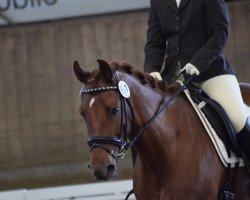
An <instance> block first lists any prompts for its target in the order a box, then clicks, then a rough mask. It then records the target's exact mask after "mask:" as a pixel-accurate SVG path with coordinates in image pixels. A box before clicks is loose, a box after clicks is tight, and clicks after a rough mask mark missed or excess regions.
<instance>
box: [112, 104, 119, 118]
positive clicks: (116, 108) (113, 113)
mask: <svg viewBox="0 0 250 200" xmlns="http://www.w3.org/2000/svg"><path fill="white" fill-rule="evenodd" d="M118 111H119V108H118V107H117V106H114V107H112V108H111V114H112V115H113V116H115V115H116V114H117V113H118Z"/></svg>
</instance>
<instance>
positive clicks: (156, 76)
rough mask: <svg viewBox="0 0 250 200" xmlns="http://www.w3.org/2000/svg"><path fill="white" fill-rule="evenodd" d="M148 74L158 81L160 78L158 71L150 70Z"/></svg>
mask: <svg viewBox="0 0 250 200" xmlns="http://www.w3.org/2000/svg"><path fill="white" fill-rule="evenodd" d="M149 75H151V76H153V77H154V78H157V79H158V80H159V81H161V80H162V77H161V74H160V73H159V72H151V73H150V74H149Z"/></svg>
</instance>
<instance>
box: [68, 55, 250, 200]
mask: <svg viewBox="0 0 250 200" xmlns="http://www.w3.org/2000/svg"><path fill="white" fill-rule="evenodd" d="M98 63H99V69H96V70H94V71H92V72H89V71H87V70H85V69H84V68H82V67H80V65H79V64H78V62H77V61H75V62H74V66H73V69H74V73H75V75H76V77H77V79H78V80H79V81H80V82H82V83H84V84H85V86H84V87H83V88H82V89H81V92H80V96H81V99H82V103H81V106H80V114H81V115H82V116H83V118H84V120H85V122H86V125H87V129H88V132H89V136H90V139H89V140H88V144H89V145H90V147H91V155H90V161H89V167H90V169H91V172H92V173H93V175H94V176H95V177H96V178H97V179H99V180H110V179H113V178H114V177H115V175H116V169H117V160H118V159H119V158H121V157H123V156H124V152H125V151H126V147H127V148H128V147H130V146H131V145H133V146H134V148H135V150H136V152H137V158H136V162H135V166H134V173H133V188H134V193H135V196H136V198H137V200H216V199H217V195H218V192H219V189H220V188H221V186H222V185H223V182H224V180H225V174H226V169H225V167H224V166H223V165H222V163H221V161H220V159H219V158H218V156H217V153H216V150H215V148H214V146H213V144H212V143H211V141H210V139H209V136H208V135H207V134H206V131H205V129H204V127H203V125H202V123H201V121H200V119H199V118H198V116H197V114H196V112H195V111H194V109H193V108H192V106H191V104H190V103H189V102H188V101H187V100H186V97H185V96H184V95H183V94H182V93H180V94H179V95H178V96H177V95H176V97H174V98H172V97H173V94H174V91H175V89H176V88H177V87H178V85H177V84H171V85H166V84H165V83H164V82H163V81H158V80H156V79H154V78H153V77H151V76H149V75H147V74H145V73H143V72H141V71H140V70H138V69H135V68H133V67H132V66H131V65H129V64H126V63H123V64H121V65H120V64H118V63H111V64H108V63H107V62H106V61H104V60H98ZM118 83H119V84H118ZM242 94H243V97H244V101H245V102H246V103H247V104H248V105H250V87H249V85H247V84H246V85H244V86H243V88H242ZM167 101H168V102H169V103H168V105H167V106H166V108H165V109H164V110H163V111H162V112H161V113H160V114H159V115H158V116H157V117H156V118H155V119H154V120H151V121H150V120H149V119H152V116H154V115H155V113H156V112H157V111H159V110H160V109H161V106H162V105H163V104H164V103H165V102H167ZM138 132H140V135H139V136H138ZM131 141H132V143H131ZM235 193H236V199H238V200H249V199H250V192H249V180H248V176H247V172H246V169H245V168H244V167H241V168H240V169H239V172H238V177H237V183H236V190H235Z"/></svg>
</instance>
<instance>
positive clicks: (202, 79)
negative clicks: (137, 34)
mask: <svg viewBox="0 0 250 200" xmlns="http://www.w3.org/2000/svg"><path fill="white" fill-rule="evenodd" d="M150 3H151V6H150V12H149V20H148V31H147V43H146V46H145V50H144V51H145V63H144V70H145V71H146V72H148V73H150V74H151V75H152V76H154V77H156V78H158V79H159V80H161V77H162V78H163V79H164V80H166V81H168V82H171V81H172V80H173V78H174V77H175V76H176V74H179V72H180V69H181V71H185V72H186V74H189V75H196V76H195V78H194V79H193V81H194V82H195V83H196V84H198V85H199V86H200V88H201V89H202V90H203V91H204V92H205V93H206V94H207V95H208V96H209V97H210V98H212V99H214V100H216V101H217V102H218V103H220V104H221V105H222V107H223V108H224V110H225V111H226V113H227V114H228V116H229V118H230V120H231V122H232V124H233V125H234V127H235V129H236V131H237V136H236V138H237V140H238V143H239V145H240V147H241V148H242V151H243V152H244V154H245V156H246V159H247V161H248V163H250V117H249V116H250V113H249V111H248V110H247V108H246V105H245V104H244V102H243V100H242V96H241V92H240V88H239V84H238V81H237V79H236V77H235V74H234V70H233V69H232V68H231V66H230V64H229V63H228V62H227V60H226V58H225V57H224V55H223V53H222V50H223V48H224V46H225V43H226V40H227V38H228V25H229V16H228V8H227V5H226V3H225V1H224V0H151V2H150ZM162 63H164V64H162ZM162 66H163V67H162Z"/></svg>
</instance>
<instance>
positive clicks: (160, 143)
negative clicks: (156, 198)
mask: <svg viewBox="0 0 250 200" xmlns="http://www.w3.org/2000/svg"><path fill="white" fill-rule="evenodd" d="M142 98H143V97H142ZM143 99H144V101H146V98H145V97H144V98H143ZM144 101H143V103H141V104H143V107H144V109H147V106H150V102H149V101H146V103H145V104H144ZM160 101H161V100H160V99H158V103H159V102H160ZM152 104H154V102H152ZM152 106H153V107H155V108H157V107H158V106H159V105H152ZM150 117H152V115H151V116H147V118H150ZM193 127H195V128H193ZM201 144H202V145H201ZM211 148H213V147H212V146H211V145H210V144H209V141H208V138H207V136H206V135H205V134H204V128H203V126H202V124H201V123H200V121H199V119H198V118H197V115H196V113H195V112H194V110H193V108H192V107H191V106H190V105H189V104H188V102H187V101H185V100H184V99H183V98H177V99H175V100H174V102H173V104H172V105H170V106H169V107H168V108H166V110H165V111H164V112H163V113H161V114H160V115H159V116H158V117H157V118H156V119H155V120H154V121H153V122H152V124H151V125H150V126H149V127H148V128H147V129H146V130H145V132H144V134H143V135H142V136H141V137H140V138H139V139H138V141H137V144H136V151H137V153H138V156H139V157H140V162H141V166H142V169H141V170H142V171H143V170H144V171H145V172H147V171H148V170H150V171H151V172H152V173H154V174H153V175H152V176H155V178H156V179H157V178H160V177H162V176H164V177H169V176H174V175H177V174H178V173H179V172H178V171H181V170H182V168H183V164H184V165H185V167H190V168H192V167H199V163H198V162H203V160H204V159H205V157H204V156H203V152H204V151H205V152H206V153H207V156H208V157H209V158H212V159H213V157H214V151H213V150H211ZM198 160H199V161H198ZM211 163H213V162H212V161H211ZM163 170H164V171H163Z"/></svg>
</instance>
